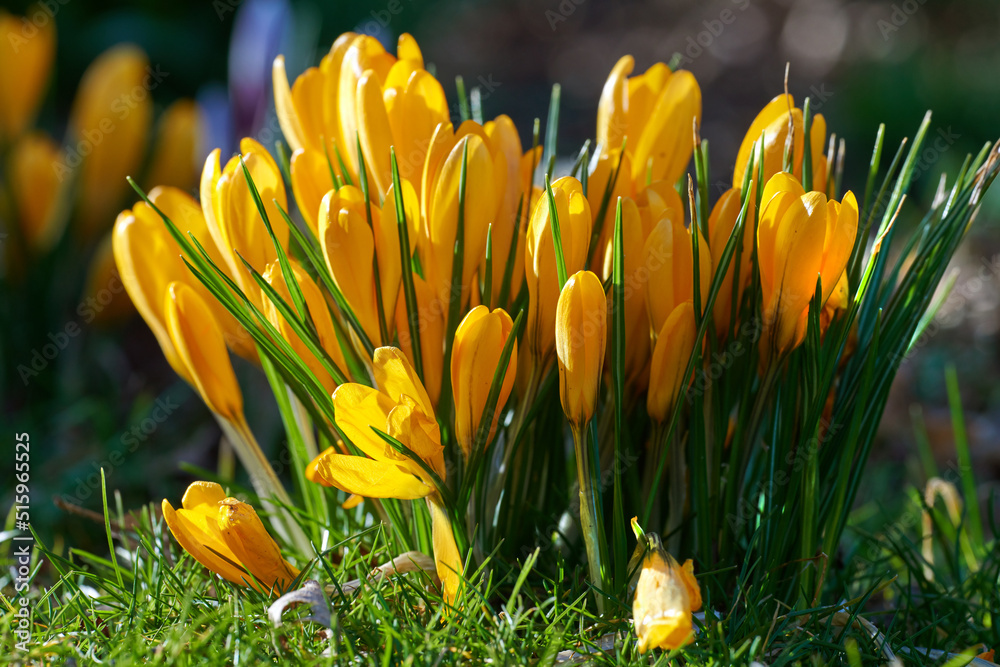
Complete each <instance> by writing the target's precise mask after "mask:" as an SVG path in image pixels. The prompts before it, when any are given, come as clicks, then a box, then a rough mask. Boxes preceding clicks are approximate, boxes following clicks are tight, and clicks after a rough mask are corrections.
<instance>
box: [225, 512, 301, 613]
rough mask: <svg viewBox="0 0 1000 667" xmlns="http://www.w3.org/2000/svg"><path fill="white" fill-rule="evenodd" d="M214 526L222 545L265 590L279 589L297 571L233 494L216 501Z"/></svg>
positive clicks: (256, 519) (285, 586)
mask: <svg viewBox="0 0 1000 667" xmlns="http://www.w3.org/2000/svg"><path fill="white" fill-rule="evenodd" d="M218 526H219V531H220V532H221V533H222V538H223V539H224V540H225V542H226V545H227V546H228V547H229V548H230V549H231V550H232V552H233V553H234V554H235V555H236V557H237V558H238V559H239V562H241V563H242V564H243V567H245V568H246V569H247V570H249V571H250V573H251V574H252V575H253V576H254V578H255V579H256V580H257V581H258V582H259V583H260V584H262V585H263V586H264V587H265V589H266V590H271V589H276V590H277V591H278V592H282V593H283V592H285V591H286V590H287V589H288V587H289V586H290V585H291V584H292V581H294V580H295V578H296V577H297V576H298V575H299V571H298V570H297V569H295V568H294V567H293V566H292V565H291V564H289V563H288V561H286V560H285V559H284V558H283V557H282V556H281V549H279V548H278V545H277V544H276V543H275V542H274V539H273V538H272V537H271V536H270V535H269V534H268V532H267V529H266V528H264V524H263V523H261V521H260V517H258V516H257V512H256V511H254V509H253V507H251V506H250V505H247V504H246V503H244V502H240V501H239V500H236V499H235V498H226V499H225V500H223V501H221V502H219V503H218ZM247 579H248V580H250V578H249V577H247Z"/></svg>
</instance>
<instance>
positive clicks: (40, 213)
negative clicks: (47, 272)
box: [0, 33, 65, 252]
mask: <svg viewBox="0 0 1000 667" xmlns="http://www.w3.org/2000/svg"><path fill="white" fill-rule="evenodd" d="M0 34H2V33H0ZM0 48H3V47H0ZM0 113H2V112H0ZM62 160H63V155H62V153H61V152H60V150H59V146H58V145H56V143H55V142H54V141H52V139H50V138H49V137H48V136H47V135H45V134H43V133H41V132H32V133H30V134H26V135H24V136H23V137H21V139H20V140H19V141H18V142H17V143H16V144H14V147H13V149H12V150H11V155H10V161H9V166H10V171H9V172H8V173H9V175H10V186H11V187H10V190H11V194H12V196H13V198H14V204H15V206H16V207H17V220H18V223H19V224H20V229H21V236H22V237H23V239H24V241H25V244H26V245H27V246H28V248H30V249H31V250H32V251H34V252H44V251H46V250H48V249H49V248H51V247H52V245H53V244H54V243H55V242H56V240H57V239H58V237H59V235H60V234H61V233H62V227H61V226H60V225H59V224H58V223H59V218H60V217H61V216H60V209H59V205H60V204H61V203H62V204H65V203H64V202H61V201H60V199H61V197H64V196H65V190H64V189H63V188H62V184H61V183H60V181H59V177H58V175H57V173H56V169H57V166H58V165H59V164H60V163H61V162H62Z"/></svg>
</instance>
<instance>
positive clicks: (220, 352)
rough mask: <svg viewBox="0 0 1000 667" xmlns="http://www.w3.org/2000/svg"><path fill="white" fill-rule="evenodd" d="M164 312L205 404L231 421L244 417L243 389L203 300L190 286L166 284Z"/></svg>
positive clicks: (176, 283)
mask: <svg viewBox="0 0 1000 667" xmlns="http://www.w3.org/2000/svg"><path fill="white" fill-rule="evenodd" d="M164 298H165V301H164V303H165V305H164V308H163V310H164V313H165V314H166V326H167V332H168V334H169V335H170V340H171V342H172V343H173V346H174V350H176V353H177V357H178V358H179V360H180V361H181V363H183V364H184V366H185V367H186V368H187V374H186V375H185V377H186V378H188V379H189V381H190V382H191V384H192V385H194V387H195V389H197V390H198V393H199V394H200V395H201V398H202V400H203V401H205V405H207V406H208V408H209V409H210V410H211V411H212V412H214V413H215V414H217V415H219V416H220V417H222V418H224V419H227V420H228V421H230V422H242V421H243V393H242V392H241V391H240V385H239V383H238V382H237V381H236V374H235V373H234V372H233V364H232V362H231V361H230V360H229V352H228V351H227V350H226V343H225V339H224V338H223V335H222V329H221V328H220V327H219V324H218V322H216V320H215V316H214V315H212V311H211V309H210V308H209V307H208V305H207V304H206V303H205V300H204V299H203V298H202V297H201V296H199V295H198V293H197V292H196V291H195V290H194V289H193V288H192V287H190V286H188V285H187V284H185V283H182V282H172V283H170V284H169V285H168V286H167V293H166V295H165V297H164Z"/></svg>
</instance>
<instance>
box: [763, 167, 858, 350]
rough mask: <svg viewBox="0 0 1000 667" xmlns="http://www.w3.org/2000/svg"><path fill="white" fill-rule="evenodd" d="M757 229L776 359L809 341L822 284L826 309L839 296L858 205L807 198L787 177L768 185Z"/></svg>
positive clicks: (849, 198) (850, 198)
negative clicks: (808, 328) (811, 305)
mask: <svg viewBox="0 0 1000 667" xmlns="http://www.w3.org/2000/svg"><path fill="white" fill-rule="evenodd" d="M761 206H762V212H761V216H760V224H759V225H758V229H757V248H758V257H759V258H760V282H761V289H762V292H763V311H764V317H765V335H764V339H763V341H762V342H763V343H764V344H766V345H767V346H768V351H769V352H773V353H782V352H787V351H789V350H791V349H793V348H795V347H796V346H797V345H799V343H801V342H802V340H803V339H804V338H805V333H806V323H807V317H808V313H809V302H810V301H811V300H812V298H813V296H814V295H815V293H816V280H817V278H819V280H820V283H821V288H820V289H821V293H822V303H824V304H825V303H826V302H827V300H828V299H829V298H830V296H831V295H832V294H833V292H834V288H835V287H836V285H837V283H838V281H839V280H840V277H841V275H842V274H843V272H844V269H845V268H846V266H847V261H848V259H850V256H851V251H852V250H853V248H854V240H855V238H856V236H857V231H858V204H857V200H856V199H855V198H854V194H853V193H852V192H848V193H847V194H846V195H844V198H843V203H839V202H836V201H833V200H828V199H827V197H826V195H825V194H823V193H822V192H815V191H814V192H805V191H804V190H803V188H802V185H801V184H800V183H799V181H798V180H797V179H796V178H795V177H794V176H791V175H790V174H786V173H784V172H781V173H778V174H775V175H774V176H773V177H772V178H771V180H769V181H768V182H767V185H766V186H765V188H764V195H763V197H762V198H761Z"/></svg>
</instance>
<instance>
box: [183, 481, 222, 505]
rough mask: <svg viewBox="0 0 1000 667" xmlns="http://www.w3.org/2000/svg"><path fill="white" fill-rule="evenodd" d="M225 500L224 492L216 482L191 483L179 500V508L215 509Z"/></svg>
mask: <svg viewBox="0 0 1000 667" xmlns="http://www.w3.org/2000/svg"><path fill="white" fill-rule="evenodd" d="M225 499H226V492H225V490H224V489H223V488H222V486H221V485H220V484H218V483H217V482H191V483H190V484H189V485H188V488H187V490H186V491H185V492H184V497H183V498H182V499H181V507H183V508H184V509H186V510H196V509H199V508H201V507H202V506H206V507H209V508H215V507H216V506H217V505H218V504H219V503H220V502H222V501H223V500H225Z"/></svg>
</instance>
